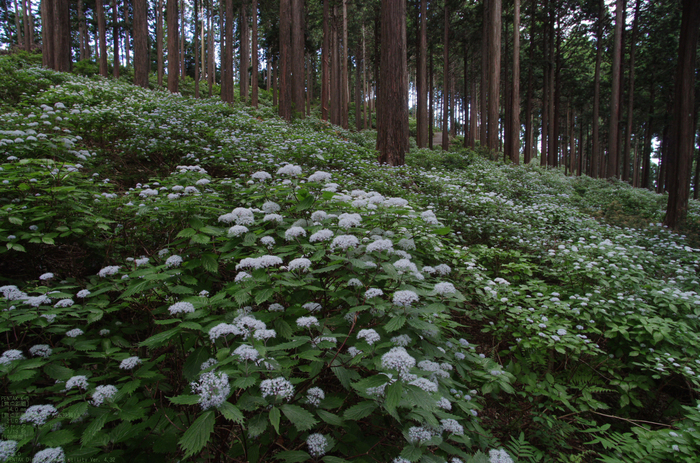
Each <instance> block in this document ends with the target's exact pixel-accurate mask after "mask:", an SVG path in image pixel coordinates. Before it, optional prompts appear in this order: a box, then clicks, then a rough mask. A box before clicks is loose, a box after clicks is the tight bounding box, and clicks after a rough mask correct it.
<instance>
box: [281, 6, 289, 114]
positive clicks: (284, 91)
mask: <svg viewBox="0 0 700 463" xmlns="http://www.w3.org/2000/svg"><path fill="white" fill-rule="evenodd" d="M291 1H292V0H280V46H279V48H280V58H279V87H280V94H279V114H280V116H281V117H282V118H284V119H286V120H288V121H291V120H292V86H291V82H290V77H291V75H290V74H291V62H290V61H291V59H292V57H291V50H290V45H291V43H292V24H291V18H290V16H291V11H290V2H291Z"/></svg>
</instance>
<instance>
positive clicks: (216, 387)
mask: <svg viewBox="0 0 700 463" xmlns="http://www.w3.org/2000/svg"><path fill="white" fill-rule="evenodd" d="M190 386H191V387H192V392H194V393H195V394H199V404H200V405H201V406H202V410H207V409H209V408H211V407H215V408H218V407H220V406H221V405H222V404H223V403H224V402H225V401H226V398H227V397H228V394H229V392H231V387H230V386H229V384H228V375H227V374H226V373H223V372H219V373H217V372H215V371H210V372H208V373H202V375H201V376H200V378H199V382H196V381H195V382H192V383H191V384H190Z"/></svg>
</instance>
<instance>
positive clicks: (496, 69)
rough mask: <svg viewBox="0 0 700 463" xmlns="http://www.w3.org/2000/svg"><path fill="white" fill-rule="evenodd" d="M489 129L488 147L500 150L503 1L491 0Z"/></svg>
mask: <svg viewBox="0 0 700 463" xmlns="http://www.w3.org/2000/svg"><path fill="white" fill-rule="evenodd" d="M489 4H490V7H491V8H490V21H489V97H488V98H489V127H488V147H489V149H490V150H492V151H495V150H497V149H498V140H499V138H498V122H499V102H500V99H499V87H500V85H501V0H489Z"/></svg>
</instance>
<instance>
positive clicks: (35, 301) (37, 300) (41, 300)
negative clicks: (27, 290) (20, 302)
mask: <svg viewBox="0 0 700 463" xmlns="http://www.w3.org/2000/svg"><path fill="white" fill-rule="evenodd" d="M23 299H24V303H25V304H27V305H31V306H32V307H39V306H40V305H42V304H51V299H50V298H49V297H48V296H47V295H45V294H42V295H41V296H34V297H26V295H25V297H24V298H23Z"/></svg>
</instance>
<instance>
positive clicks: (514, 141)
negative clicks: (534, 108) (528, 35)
mask: <svg viewBox="0 0 700 463" xmlns="http://www.w3.org/2000/svg"><path fill="white" fill-rule="evenodd" d="M511 98H512V100H513V103H512V106H511V130H512V133H511V136H510V143H511V145H510V149H509V152H510V161H511V162H512V163H513V164H519V163H520V0H515V4H514V12H513V93H512V94H511Z"/></svg>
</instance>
